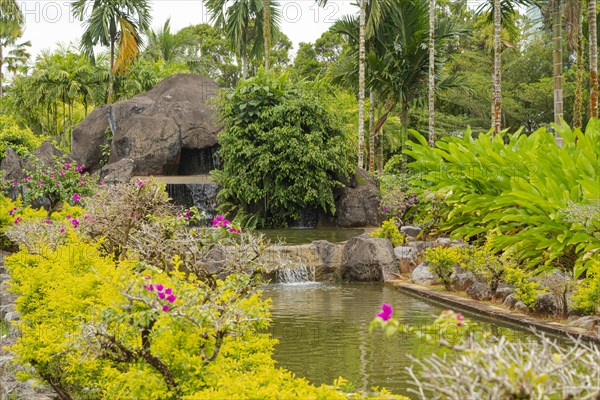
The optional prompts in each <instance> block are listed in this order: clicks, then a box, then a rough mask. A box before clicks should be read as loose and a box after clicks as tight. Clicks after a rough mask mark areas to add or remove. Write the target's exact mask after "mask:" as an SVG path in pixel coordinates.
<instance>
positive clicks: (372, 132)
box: [369, 90, 375, 172]
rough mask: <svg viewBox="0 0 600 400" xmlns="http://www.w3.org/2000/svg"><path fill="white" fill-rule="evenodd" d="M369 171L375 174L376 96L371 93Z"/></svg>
mask: <svg viewBox="0 0 600 400" xmlns="http://www.w3.org/2000/svg"><path fill="white" fill-rule="evenodd" d="M369 171H370V172H375V96H374V95H373V91H372V90H370V91H369Z"/></svg>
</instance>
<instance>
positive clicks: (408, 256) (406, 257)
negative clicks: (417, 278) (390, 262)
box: [394, 246, 418, 273]
mask: <svg viewBox="0 0 600 400" xmlns="http://www.w3.org/2000/svg"><path fill="white" fill-rule="evenodd" d="M394 254H395V255H396V258H397V259H398V263H399V266H400V272H403V273H408V272H412V271H413V270H414V269H415V268H417V260H418V254H417V249H415V248H414V247H410V246H398V247H395V248H394Z"/></svg>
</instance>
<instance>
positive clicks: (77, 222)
mask: <svg viewBox="0 0 600 400" xmlns="http://www.w3.org/2000/svg"><path fill="white" fill-rule="evenodd" d="M71 223H72V224H73V228H77V227H78V226H79V220H78V219H77V218H73V219H72V220H71Z"/></svg>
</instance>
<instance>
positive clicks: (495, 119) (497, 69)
mask: <svg viewBox="0 0 600 400" xmlns="http://www.w3.org/2000/svg"><path fill="white" fill-rule="evenodd" d="M500 3H501V1H500V0H494V76H493V84H492V128H493V131H492V135H493V136H496V135H497V134H499V133H500V130H501V127H502V119H501V118H502V70H501V68H502V53H501V52H502V48H501V42H500V34H501V32H502V14H501V10H500V7H501V4H500Z"/></svg>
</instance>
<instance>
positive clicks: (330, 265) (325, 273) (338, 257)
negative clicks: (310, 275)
mask: <svg viewBox="0 0 600 400" xmlns="http://www.w3.org/2000/svg"><path fill="white" fill-rule="evenodd" d="M309 248H310V249H312V250H313V251H314V253H315V254H316V256H317V258H318V259H319V260H320V262H319V265H315V279H316V280H317V281H318V282H322V281H334V280H336V279H337V278H338V277H339V269H340V266H341V264H342V248H341V246H340V245H337V244H335V243H331V242H328V241H327V240H315V241H313V242H312V243H311V244H310V245H309Z"/></svg>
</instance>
